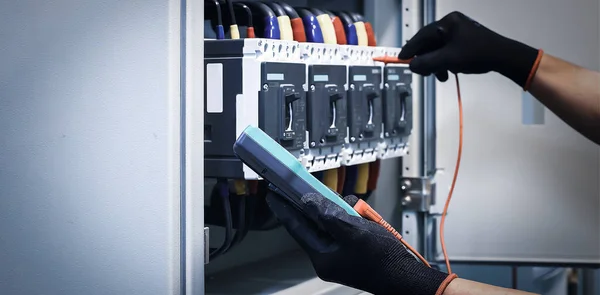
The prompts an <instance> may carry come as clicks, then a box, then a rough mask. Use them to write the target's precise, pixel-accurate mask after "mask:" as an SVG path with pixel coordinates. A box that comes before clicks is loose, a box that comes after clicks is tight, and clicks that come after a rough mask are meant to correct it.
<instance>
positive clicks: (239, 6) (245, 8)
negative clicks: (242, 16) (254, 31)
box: [233, 2, 254, 27]
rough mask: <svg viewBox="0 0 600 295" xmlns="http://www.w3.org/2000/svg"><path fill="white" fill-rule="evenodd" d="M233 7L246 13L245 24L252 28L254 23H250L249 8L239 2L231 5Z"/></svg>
mask: <svg viewBox="0 0 600 295" xmlns="http://www.w3.org/2000/svg"><path fill="white" fill-rule="evenodd" d="M233 5H234V6H235V8H238V9H240V10H243V11H244V12H245V13H246V17H247V20H246V24H247V26H248V27H254V23H253V22H252V10H250V7H248V5H246V4H244V3H241V2H235V3H234V4H233Z"/></svg>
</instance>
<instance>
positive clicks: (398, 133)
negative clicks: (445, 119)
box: [383, 67, 413, 138]
mask: <svg viewBox="0 0 600 295" xmlns="http://www.w3.org/2000/svg"><path fill="white" fill-rule="evenodd" d="M383 76H384V85H385V87H384V91H383V136H384V137H385V138H390V137H406V136H409V135H410V133H411V132H412V128H413V111H412V109H413V101H412V88H411V83H412V72H411V71H410V70H409V69H408V68H402V67H385V68H384V74H383Z"/></svg>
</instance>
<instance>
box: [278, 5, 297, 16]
mask: <svg viewBox="0 0 600 295" xmlns="http://www.w3.org/2000/svg"><path fill="white" fill-rule="evenodd" d="M277 4H279V6H281V8H283V10H284V11H285V14H287V16H289V17H290V19H296V18H299V17H300V16H299V15H298V13H297V12H296V10H294V8H293V7H292V6H291V5H289V4H287V3H285V2H277Z"/></svg>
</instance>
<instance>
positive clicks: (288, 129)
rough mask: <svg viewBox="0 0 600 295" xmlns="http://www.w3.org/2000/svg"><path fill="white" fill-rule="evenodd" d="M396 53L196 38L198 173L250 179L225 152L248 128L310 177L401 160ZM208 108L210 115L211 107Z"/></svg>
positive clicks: (405, 121)
mask: <svg viewBox="0 0 600 295" xmlns="http://www.w3.org/2000/svg"><path fill="white" fill-rule="evenodd" d="M399 51H400V50H399V49H398V48H386V47H376V46H356V45H337V44H324V43H302V42H296V41H287V40H276V39H262V38H246V39H237V40H205V61H204V64H205V70H206V75H205V77H206V78H205V79H206V81H205V82H206V84H205V85H206V86H205V94H206V95H205V102H206V106H207V107H206V113H205V127H204V128H205V167H206V169H205V175H206V177H213V178H229V179H246V180H256V179H259V177H258V175H257V174H256V173H255V172H254V171H252V170H250V169H249V168H248V167H245V166H244V165H243V164H242V163H241V161H239V160H238V159H237V158H236V157H235V156H234V154H233V150H232V146H233V143H234V141H235V139H236V138H237V136H238V135H239V134H240V133H241V131H242V130H243V129H244V128H245V127H247V126H248V125H253V126H258V127H259V128H261V129H263V130H264V131H265V132H266V133H267V134H268V135H269V136H271V137H272V138H273V139H274V140H276V141H277V142H278V143H279V144H281V145H282V146H283V147H284V148H286V149H287V150H288V151H289V152H290V153H292V154H293V155H294V156H295V157H297V158H298V161H300V162H301V163H302V164H303V165H304V167H306V169H307V170H308V171H310V172H318V171H325V170H329V169H335V168H339V167H340V166H352V165H359V164H365V163H371V162H374V161H376V160H378V159H387V158H393V157H401V156H403V155H405V154H406V151H407V148H408V137H409V136H410V133H411V130H412V124H413V123H412V94H411V93H412V89H411V82H412V81H411V79H412V73H411V72H410V70H409V69H408V67H407V66H406V65H384V64H383V63H380V62H375V61H373V58H374V57H378V56H397V55H398V53H399ZM212 106H217V107H212Z"/></svg>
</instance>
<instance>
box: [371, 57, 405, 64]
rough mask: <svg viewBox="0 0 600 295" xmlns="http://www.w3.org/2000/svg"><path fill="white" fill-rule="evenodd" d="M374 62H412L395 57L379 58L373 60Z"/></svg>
mask: <svg viewBox="0 0 600 295" xmlns="http://www.w3.org/2000/svg"><path fill="white" fill-rule="evenodd" d="M373 60H374V61H378V62H382V63H385V64H406V65H407V64H409V63H410V62H411V61H412V58H411V59H399V58H397V57H393V56H377V57H374V58H373Z"/></svg>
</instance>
